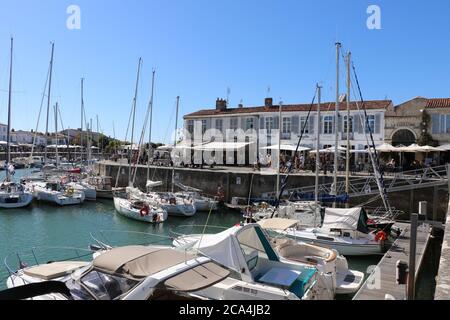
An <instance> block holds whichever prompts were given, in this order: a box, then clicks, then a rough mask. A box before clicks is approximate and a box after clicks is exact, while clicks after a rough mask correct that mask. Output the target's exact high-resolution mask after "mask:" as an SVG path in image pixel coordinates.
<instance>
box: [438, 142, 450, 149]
mask: <svg viewBox="0 0 450 320" xmlns="http://www.w3.org/2000/svg"><path fill="white" fill-rule="evenodd" d="M439 149H441V150H442V151H450V143H448V144H444V145H442V146H439Z"/></svg>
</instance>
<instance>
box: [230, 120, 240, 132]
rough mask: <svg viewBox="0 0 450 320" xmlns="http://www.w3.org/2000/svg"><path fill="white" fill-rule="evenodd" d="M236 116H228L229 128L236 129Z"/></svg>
mask: <svg viewBox="0 0 450 320" xmlns="http://www.w3.org/2000/svg"><path fill="white" fill-rule="evenodd" d="M238 120H239V119H238V118H230V129H231V130H236V129H237V128H238Z"/></svg>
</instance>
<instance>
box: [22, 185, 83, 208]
mask: <svg viewBox="0 0 450 320" xmlns="http://www.w3.org/2000/svg"><path fill="white" fill-rule="evenodd" d="M29 188H30V189H29V190H31V191H32V192H33V197H34V198H35V199H36V200H38V201H46V202H51V203H55V204H58V205H60V206H66V205H74V204H81V203H83V202H84V199H85V195H84V192H83V191H79V190H75V189H74V188H72V187H65V186H63V185H62V184H61V182H60V181H35V182H30V183H29Z"/></svg>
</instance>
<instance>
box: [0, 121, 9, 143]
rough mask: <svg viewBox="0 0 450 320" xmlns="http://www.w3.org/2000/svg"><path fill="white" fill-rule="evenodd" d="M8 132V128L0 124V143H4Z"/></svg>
mask: <svg viewBox="0 0 450 320" xmlns="http://www.w3.org/2000/svg"><path fill="white" fill-rule="evenodd" d="M7 132H8V126H7V125H6V124H3V123H0V141H6V139H8V138H7Z"/></svg>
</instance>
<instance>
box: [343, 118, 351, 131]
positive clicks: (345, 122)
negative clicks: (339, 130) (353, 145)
mask: <svg viewBox="0 0 450 320" xmlns="http://www.w3.org/2000/svg"><path fill="white" fill-rule="evenodd" d="M347 123H348V126H349V128H348V129H349V130H348V131H349V132H350V133H352V132H353V117H352V116H350V121H347V116H344V133H347Z"/></svg>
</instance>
